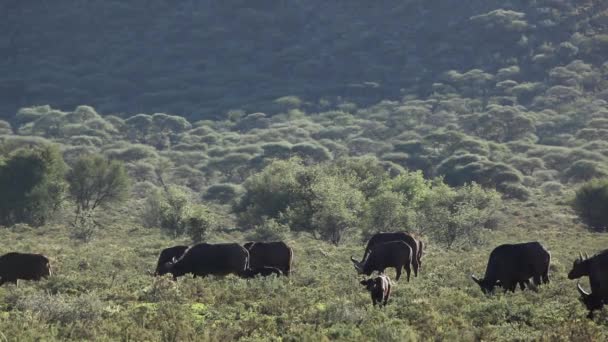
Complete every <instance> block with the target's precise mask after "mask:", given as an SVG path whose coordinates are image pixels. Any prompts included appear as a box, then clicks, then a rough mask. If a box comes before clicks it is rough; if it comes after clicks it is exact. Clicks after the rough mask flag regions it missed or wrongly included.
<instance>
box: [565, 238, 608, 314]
mask: <svg viewBox="0 0 608 342" xmlns="http://www.w3.org/2000/svg"><path fill="white" fill-rule="evenodd" d="M584 276H588V277H589V284H590V285H591V293H587V292H585V291H584V290H583V289H582V287H581V286H580V285H577V288H578V290H579V293H580V294H581V296H582V299H583V303H585V306H587V309H588V310H589V316H588V317H593V310H599V309H601V308H602V307H603V305H604V303H606V302H608V249H607V250H604V251H602V252H600V253H598V254H596V255H594V256H592V257H591V258H589V257H588V256H585V257H584V258H583V255H582V253H579V257H578V259H576V260H574V264H573V265H572V270H570V272H568V279H578V278H581V277H584Z"/></svg>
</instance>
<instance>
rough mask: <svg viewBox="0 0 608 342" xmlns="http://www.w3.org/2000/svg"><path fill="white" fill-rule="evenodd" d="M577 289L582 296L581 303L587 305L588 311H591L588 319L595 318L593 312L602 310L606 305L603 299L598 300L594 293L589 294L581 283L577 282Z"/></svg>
mask: <svg viewBox="0 0 608 342" xmlns="http://www.w3.org/2000/svg"><path fill="white" fill-rule="evenodd" d="M576 288H577V289H578V293H579V294H580V295H581V302H583V304H585V306H586V307H587V310H589V314H588V315H587V317H588V318H593V310H601V309H602V307H603V306H604V303H603V301H602V299H601V298H598V297H597V296H595V295H594V294H593V293H588V292H587V291H585V290H584V289H583V287H582V286H581V284H580V282H576Z"/></svg>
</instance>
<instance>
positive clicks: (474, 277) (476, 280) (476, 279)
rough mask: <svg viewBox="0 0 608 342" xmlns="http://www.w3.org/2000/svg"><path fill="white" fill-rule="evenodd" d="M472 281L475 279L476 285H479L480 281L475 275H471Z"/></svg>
mask: <svg viewBox="0 0 608 342" xmlns="http://www.w3.org/2000/svg"><path fill="white" fill-rule="evenodd" d="M471 279H473V280H474V281H475V282H476V283H478V284H479V279H478V278H477V277H476V276H475V275H473V274H471Z"/></svg>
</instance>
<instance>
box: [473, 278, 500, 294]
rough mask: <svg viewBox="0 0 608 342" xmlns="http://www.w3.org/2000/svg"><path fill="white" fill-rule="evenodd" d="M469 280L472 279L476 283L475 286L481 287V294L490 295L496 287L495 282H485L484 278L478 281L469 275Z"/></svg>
mask: <svg viewBox="0 0 608 342" xmlns="http://www.w3.org/2000/svg"><path fill="white" fill-rule="evenodd" d="M471 279H473V281H475V282H476V283H477V285H479V287H481V291H483V293H485V294H488V293H492V291H494V286H495V285H496V282H490V281H488V280H486V279H485V278H484V279H479V278H477V277H476V276H475V275H473V274H471Z"/></svg>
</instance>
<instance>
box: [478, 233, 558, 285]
mask: <svg viewBox="0 0 608 342" xmlns="http://www.w3.org/2000/svg"><path fill="white" fill-rule="evenodd" d="M550 262H551V254H550V253H549V251H547V250H546V249H545V248H544V247H543V246H542V245H541V244H540V243H538V242H526V243H518V244H505V245H500V246H498V247H496V248H494V250H493V251H492V253H490V258H489V260H488V265H487V267H486V274H485V277H484V278H483V279H478V278H477V277H475V276H474V275H471V278H472V279H473V280H474V281H475V282H476V283H477V284H478V285H479V286H480V287H481V290H482V291H483V292H484V293H490V292H492V291H493V290H494V286H502V287H503V289H504V291H505V292H506V291H507V290H511V292H515V288H516V286H517V284H519V286H520V288H521V289H522V290H523V289H524V288H525V287H524V284H527V285H528V286H529V285H530V278H533V280H534V284H535V285H540V284H541V283H548V282H549V264H550Z"/></svg>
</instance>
